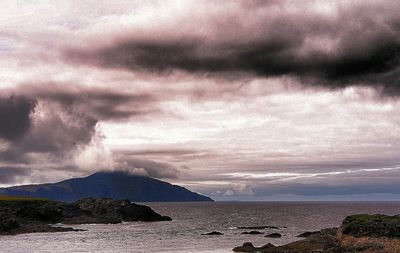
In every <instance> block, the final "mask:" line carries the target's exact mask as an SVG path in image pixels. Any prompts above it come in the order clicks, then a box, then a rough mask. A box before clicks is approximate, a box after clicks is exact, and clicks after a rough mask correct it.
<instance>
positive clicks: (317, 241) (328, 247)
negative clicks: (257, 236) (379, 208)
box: [233, 214, 400, 253]
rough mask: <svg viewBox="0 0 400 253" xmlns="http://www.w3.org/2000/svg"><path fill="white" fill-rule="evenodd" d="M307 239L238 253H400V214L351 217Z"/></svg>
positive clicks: (240, 249)
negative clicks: (335, 226)
mask: <svg viewBox="0 0 400 253" xmlns="http://www.w3.org/2000/svg"><path fill="white" fill-rule="evenodd" d="M299 236H302V237H306V239H303V240H299V241H296V242H292V243H289V244H286V245H282V246H273V245H266V246H263V247H255V246H253V245H252V244H251V243H245V244H243V246H240V247H236V248H234V249H233V251H235V252H261V253H284V252H285V253H311V252H321V253H400V215H395V216H387V215H366V214H361V215H352V216H348V217H346V218H345V219H344V220H343V222H342V225H341V226H340V228H339V229H335V228H327V229H322V230H321V231H317V232H306V233H303V234H300V235H299Z"/></svg>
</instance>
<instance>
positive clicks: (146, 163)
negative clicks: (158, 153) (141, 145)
mask: <svg viewBox="0 0 400 253" xmlns="http://www.w3.org/2000/svg"><path fill="white" fill-rule="evenodd" d="M114 159H115V161H116V163H117V165H116V167H117V169H124V170H127V171H129V172H131V173H134V174H140V175H145V176H149V177H154V178H160V179H163V178H164V179H176V178H178V176H179V174H180V171H179V169H178V168H177V167H175V166H174V165H172V164H170V163H166V162H157V161H154V160H149V159H142V158H137V157H135V156H130V155H128V156H127V155H126V154H125V155H124V154H123V153H122V152H119V153H115V154H114Z"/></svg>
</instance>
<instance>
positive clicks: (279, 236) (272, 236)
mask: <svg viewBox="0 0 400 253" xmlns="http://www.w3.org/2000/svg"><path fill="white" fill-rule="evenodd" d="M265 237H268V238H281V237H282V235H281V234H279V233H272V234H268V235H266V236H265Z"/></svg>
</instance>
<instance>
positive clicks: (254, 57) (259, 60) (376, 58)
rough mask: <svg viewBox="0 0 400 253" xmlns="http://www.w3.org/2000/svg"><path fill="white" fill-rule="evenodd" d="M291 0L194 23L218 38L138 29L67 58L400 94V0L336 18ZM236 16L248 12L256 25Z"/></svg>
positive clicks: (356, 7) (368, 4)
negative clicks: (292, 8) (290, 5)
mask: <svg viewBox="0 0 400 253" xmlns="http://www.w3.org/2000/svg"><path fill="white" fill-rule="evenodd" d="M285 2H286V1H278V2H275V1H268V2H267V3H265V4H262V3H260V2H258V1H252V2H251V3H248V4H245V8H243V10H242V11H238V12H236V13H233V14H232V15H231V16H229V15H230V14H229V13H223V15H222V14H221V17H220V19H221V20H211V21H210V20H208V22H205V24H206V25H207V26H210V27H207V26H205V24H196V25H197V26H198V27H197V28H198V29H200V28H202V29H204V30H207V29H208V30H211V31H214V32H215V31H218V32H217V33H216V34H214V33H213V34H212V35H210V34H211V32H210V34H205V35H204V34H203V35H198V34H195V31H196V27H194V28H193V31H194V32H193V33H191V32H186V33H183V34H178V35H176V34H174V33H173V32H172V31H170V33H168V32H167V34H166V35H165V36H157V34H156V35H154V38H152V37H150V38H149V36H147V37H145V38H143V35H142V34H141V33H140V32H138V33H135V32H132V34H131V36H126V37H125V38H124V39H117V40H115V42H114V44H111V45H106V46H100V47H98V46H96V45H93V48H94V49H93V48H91V49H86V50H79V49H78V50H67V52H66V56H67V58H69V59H74V60H78V61H82V62H90V63H95V64H98V65H100V66H103V67H111V68H125V69H129V70H146V71H155V72H165V71H172V70H174V69H179V70H184V71H188V72H193V73H225V74H228V73H234V72H235V73H237V72H242V73H250V74H255V75H258V76H266V77H268V76H283V75H288V76H295V77H300V78H302V79H303V80H304V83H305V84H319V85H323V86H327V87H331V88H336V87H344V86H347V85H354V84H363V85H377V86H380V87H382V88H383V89H384V91H385V92H386V93H399V92H400V88H399V84H398V78H399V71H400V68H399V66H400V25H399V24H400V18H399V17H398V15H397V13H398V11H400V5H399V4H398V3H395V2H384V3H385V4H383V3H382V4H381V2H379V1H375V2H374V1H365V2H364V4H363V3H362V2H360V3H358V4H353V5H350V6H349V9H346V7H347V6H340V4H338V6H339V7H338V14H337V15H336V16H324V15H321V14H320V13H315V12H313V11H312V10H306V9H304V10H303V12H302V13H300V12H297V13H294V14H293V13H291V12H289V11H285V10H284V8H283V7H282V6H281V5H282V4H284V3H285ZM239 6H241V7H242V5H241V4H239ZM307 6H308V5H306V7H307ZM280 7H282V8H281V9H280V12H279V13H280V14H279V15H276V10H277V8H280ZM235 15H236V16H235ZM251 15H252V16H251ZM227 16H228V17H227ZM235 17H236V19H237V20H241V18H243V17H247V18H246V19H245V20H246V22H248V23H250V25H249V24H242V23H240V21H236V22H235V21H234V20H236V19H235ZM242 20H243V19H242ZM250 21H251V22H250ZM232 34H233V35H232ZM235 34H236V35H237V36H235Z"/></svg>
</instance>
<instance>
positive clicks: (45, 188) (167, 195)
mask: <svg viewBox="0 0 400 253" xmlns="http://www.w3.org/2000/svg"><path fill="white" fill-rule="evenodd" d="M0 195H8V196H29V197H35V198H47V199H51V200H58V201H66V202H73V201H76V200H78V199H82V198H87V197H94V198H102V197H103V198H104V197H105V198H113V199H129V200H131V201H133V202H180V201H182V202H184V201H213V200H212V199H211V198H209V197H206V196H203V195H200V194H198V193H195V192H191V191H189V190H188V189H186V188H184V187H181V186H177V185H172V184H170V183H167V182H163V181H160V180H157V179H154V178H150V177H144V176H137V175H132V174H128V173H126V172H121V171H114V172H98V173H95V174H93V175H90V176H88V177H84V178H72V179H68V180H65V181H61V182H58V183H52V184H38V185H23V186H14V187H8V188H0Z"/></svg>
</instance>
